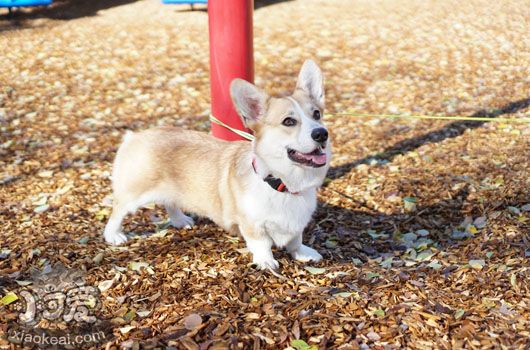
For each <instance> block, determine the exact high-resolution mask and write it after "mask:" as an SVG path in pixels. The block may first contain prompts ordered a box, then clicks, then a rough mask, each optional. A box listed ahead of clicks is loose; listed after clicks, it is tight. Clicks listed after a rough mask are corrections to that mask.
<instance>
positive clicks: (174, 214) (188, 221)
mask: <svg viewBox="0 0 530 350" xmlns="http://www.w3.org/2000/svg"><path fill="white" fill-rule="evenodd" d="M165 208H166V211H167V213H168V214H169V219H170V221H171V226H173V227H175V228H191V227H192V226H193V224H194V222H193V219H192V218H190V217H189V216H187V215H185V214H184V213H183V212H182V210H180V209H179V208H177V207H176V206H174V205H168V204H166V205H165Z"/></svg>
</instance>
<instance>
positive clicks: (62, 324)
mask: <svg viewBox="0 0 530 350" xmlns="http://www.w3.org/2000/svg"><path fill="white" fill-rule="evenodd" d="M14 293H15V295H16V297H17V298H18V299H17V300H16V301H15V302H14V303H13V304H12V305H13V307H14V308H15V310H16V311H17V312H18V319H17V320H16V321H13V322H11V323H10V324H9V325H8V329H7V331H6V333H5V334H6V338H7V340H8V341H9V342H10V343H13V344H16V345H19V346H26V347H30V348H42V349H81V348H85V347H91V346H92V347H93V346H96V345H98V344H104V343H107V342H109V341H111V340H112V337H113V335H112V327H110V323H109V322H108V321H106V320H104V319H103V318H101V317H98V315H97V313H98V311H99V310H100V309H101V300H100V294H99V289H98V288H97V287H93V286H87V285H86V282H85V278H84V273H83V272H81V271H78V270H70V269H67V268H65V267H64V266H63V265H55V266H54V267H53V268H50V267H48V268H47V269H45V270H44V271H43V272H38V273H34V274H33V277H32V280H31V284H29V285H28V286H25V287H22V288H21V289H20V290H17V291H15V292H14ZM10 306H11V305H10Z"/></svg>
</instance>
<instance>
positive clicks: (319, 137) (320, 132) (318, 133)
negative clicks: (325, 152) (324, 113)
mask: <svg viewBox="0 0 530 350" xmlns="http://www.w3.org/2000/svg"><path fill="white" fill-rule="evenodd" d="M311 138H312V139H313V140H315V141H316V142H318V143H324V142H326V141H327V140H328V131H327V130H326V129H324V128H316V129H313V131H311Z"/></svg>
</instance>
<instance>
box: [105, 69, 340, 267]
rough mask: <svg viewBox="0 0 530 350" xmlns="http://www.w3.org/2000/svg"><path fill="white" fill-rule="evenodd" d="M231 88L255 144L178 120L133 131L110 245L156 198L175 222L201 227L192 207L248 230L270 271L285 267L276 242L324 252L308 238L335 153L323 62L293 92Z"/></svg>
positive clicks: (120, 171) (116, 184) (295, 251)
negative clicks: (271, 93) (325, 118)
mask: <svg viewBox="0 0 530 350" xmlns="http://www.w3.org/2000/svg"><path fill="white" fill-rule="evenodd" d="M230 94H231V97H232V100H233V103H234V105H235V107H236V110H237V112H238V114H239V115H240V116H241V118H242V120H243V123H244V124H245V126H246V127H248V128H249V129H251V130H252V131H253V133H254V136H255V138H254V140H253V141H252V142H248V141H235V142H228V141H223V140H219V139H216V138H214V137H212V136H210V135H207V134H205V133H201V132H197V131H190V130H184V129H180V128H175V127H159V128H154V129H150V130H146V131H141V132H135V133H132V132H128V133H127V134H126V135H125V137H124V140H123V143H122V145H121V146H120V148H119V149H118V152H117V154H116V159H115V161H114V168H113V173H112V188H113V192H114V203H113V210H112V215H111V216H110V218H109V221H108V223H107V226H106V227H105V232H104V237H105V240H106V241H107V242H108V243H109V244H114V245H118V244H121V243H124V242H125V241H127V236H126V235H125V234H124V233H123V232H122V230H121V223H122V220H123V218H124V216H125V215H127V214H128V213H133V212H134V211H135V210H136V209H138V208H139V207H140V206H142V205H146V204H147V203H152V202H154V203H156V204H160V205H163V206H164V207H165V209H166V210H167V212H168V214H169V217H170V220H171V224H172V225H173V226H174V227H177V228H184V227H191V226H192V225H193V220H192V218H190V217H189V216H186V215H185V214H184V213H183V212H191V213H195V214H197V215H199V216H204V217H208V218H210V219H211V220H212V221H214V222H215V223H216V224H217V225H219V226H220V227H222V228H223V229H225V230H227V231H229V232H231V233H234V234H237V233H239V234H240V235H242V236H243V238H244V239H245V242H246V245H247V248H248V250H249V251H250V252H251V253H252V259H253V263H254V264H255V265H257V266H258V267H259V268H261V269H277V268H278V267H279V264H278V261H277V260H276V259H274V256H273V254H272V250H271V248H272V247H273V245H274V246H276V247H278V248H285V249H286V250H287V251H288V252H289V253H290V255H291V256H292V257H293V258H294V259H296V260H299V261H303V262H307V261H319V260H320V259H322V256H321V255H320V254H319V253H318V252H317V251H316V250H315V249H313V248H310V247H308V246H306V245H304V244H302V233H303V231H304V228H305V227H306V226H307V224H308V223H309V221H310V220H311V217H312V215H313V212H314V211H315V209H316V205H317V189H318V188H319V187H320V186H321V184H322V182H323V181H324V179H325V176H326V172H327V171H328V168H329V164H330V157H331V146H330V139H329V137H328V130H327V129H326V127H325V126H324V124H323V122H322V117H323V115H324V85H323V76H322V72H321V71H320V68H319V67H318V66H317V64H316V63H315V62H313V61H311V60H307V61H306V62H305V63H304V64H303V66H302V69H301V71H300V74H299V76H298V81H297V85H296V89H295V90H294V92H293V93H292V94H291V95H290V96H287V97H270V96H268V95H267V94H266V93H265V92H263V91H262V90H260V89H258V88H257V87H256V86H254V85H252V84H251V83H249V82H246V81H244V80H241V79H235V80H233V81H232V83H231V85H230Z"/></svg>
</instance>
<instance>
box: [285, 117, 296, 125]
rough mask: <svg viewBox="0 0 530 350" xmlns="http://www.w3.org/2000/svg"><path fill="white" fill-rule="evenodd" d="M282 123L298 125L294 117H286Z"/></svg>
mask: <svg viewBox="0 0 530 350" xmlns="http://www.w3.org/2000/svg"><path fill="white" fill-rule="evenodd" d="M282 124H283V125H285V126H295V125H296V119H293V118H285V119H284V120H283V121H282Z"/></svg>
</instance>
